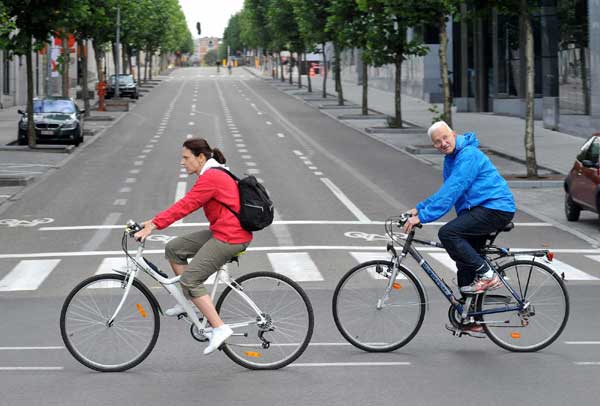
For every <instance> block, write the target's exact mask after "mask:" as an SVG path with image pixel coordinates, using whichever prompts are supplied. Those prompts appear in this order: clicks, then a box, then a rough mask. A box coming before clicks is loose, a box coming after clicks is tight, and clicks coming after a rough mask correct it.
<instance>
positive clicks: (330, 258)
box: [0, 251, 600, 292]
mask: <svg viewBox="0 0 600 406" xmlns="http://www.w3.org/2000/svg"><path fill="white" fill-rule="evenodd" d="M254 255H255V257H254V258H253V259H252V260H251V261H249V262H246V259H244V262H245V264H244V265H242V267H241V269H242V270H243V271H251V270H273V271H275V272H278V273H281V274H283V275H285V276H288V277H289V278H291V279H293V280H295V281H297V282H308V283H311V282H315V283H318V282H324V281H325V282H330V283H331V284H334V285H335V283H337V281H338V280H339V279H340V278H341V277H342V275H344V274H345V273H346V272H347V271H348V270H349V269H350V268H351V267H353V266H355V265H357V264H359V263H363V262H366V261H371V260H389V259H390V254H388V253H386V252H384V251H344V252H343V253H341V254H339V253H336V254H335V255H330V254H323V253H322V252H321V253H319V252H315V251H313V252H266V253H264V255H263V253H257V254H254ZM424 257H425V259H426V260H427V261H428V262H429V263H430V265H431V266H432V267H433V268H434V269H435V270H436V272H438V273H439V274H440V276H442V277H446V276H450V277H453V275H454V274H455V273H456V265H455V263H454V261H452V259H451V258H450V257H449V256H448V254H446V253H444V252H428V253H425V254H424ZM528 258H529V257H528ZM572 258H574V260H575V262H576V265H573V264H569V263H567V262H565V261H566V260H557V259H554V260H553V261H552V263H551V264H549V266H551V267H552V268H553V269H554V270H555V271H556V272H557V273H558V274H560V275H563V277H564V279H565V280H567V281H584V282H593V281H600V268H599V267H597V265H598V262H600V255H580V254H579V255H575V254H572ZM69 261H74V259H72V258H69V257H64V258H55V259H24V260H21V261H19V262H18V263H16V264H14V263H13V265H12V269H9V267H6V268H4V267H0V292H17V291H35V290H40V289H43V288H44V286H45V285H46V284H48V281H49V280H50V279H51V278H52V275H53V274H60V273H61V272H66V271H67V270H73V269H77V275H76V276H74V277H73V278H74V279H73V280H72V282H77V281H79V280H83V279H84V278H86V277H87V276H91V275H99V274H105V273H111V272H114V270H120V269H124V268H125V267H126V266H127V263H126V259H125V257H123V256H120V257H116V256H110V257H104V258H101V257H100V258H98V259H93V260H91V261H97V262H96V264H95V265H94V264H90V263H86V266H85V269H89V270H90V271H91V272H90V273H89V274H88V275H86V274H82V273H81V266H76V265H73V263H71V264H69ZM582 261H583V262H585V263H584V264H583V265H582V263H583V262H582ZM86 262H90V261H87V260H86ZM409 267H410V268H411V269H413V271H416V272H417V273H418V274H419V275H421V277H422V279H424V280H426V276H424V275H422V273H420V271H419V270H418V269H417V266H416V264H414V263H413V264H411V265H409ZM579 268H583V269H585V271H583V270H582V269H579ZM63 277H64V276H63ZM372 277H373V278H381V276H380V275H379V274H377V273H375V272H373V275H372ZM206 283H207V284H213V283H214V275H213V276H211V278H210V279H209V280H208V281H207V282H206ZM71 287H72V285H71ZM99 287H101V288H102V287H112V286H111V285H110V282H106V283H105V284H104V285H101V286H99Z"/></svg>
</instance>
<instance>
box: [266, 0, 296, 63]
mask: <svg viewBox="0 0 600 406" xmlns="http://www.w3.org/2000/svg"><path fill="white" fill-rule="evenodd" d="M267 21H268V29H269V32H270V33H271V37H272V40H271V47H272V48H273V49H275V50H278V51H279V50H283V49H287V50H290V51H292V52H293V51H298V52H303V51H304V49H305V44H304V39H303V37H302V36H301V35H300V28H299V27H298V22H297V20H296V16H295V14H294V9H293V8H292V1H291V0H271V2H270V7H269V10H268V12H267Z"/></svg>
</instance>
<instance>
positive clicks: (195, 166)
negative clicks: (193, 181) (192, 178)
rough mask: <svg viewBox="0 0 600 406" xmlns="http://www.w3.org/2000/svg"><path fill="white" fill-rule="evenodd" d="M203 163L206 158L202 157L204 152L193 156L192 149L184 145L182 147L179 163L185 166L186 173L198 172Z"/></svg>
mask: <svg viewBox="0 0 600 406" xmlns="http://www.w3.org/2000/svg"><path fill="white" fill-rule="evenodd" d="M205 163H206V158H205V157H204V154H200V155H198V156H195V155H194V154H193V153H192V151H190V150H189V149H187V148H186V147H183V150H182V152H181V162H180V164H181V166H183V167H184V168H185V170H186V171H187V173H188V175H191V174H192V173H195V174H200V171H201V170H202V168H203V167H204V164H205Z"/></svg>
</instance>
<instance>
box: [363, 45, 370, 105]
mask: <svg viewBox="0 0 600 406" xmlns="http://www.w3.org/2000/svg"><path fill="white" fill-rule="evenodd" d="M364 55H365V54H364V51H363V61H362V114H363V115H365V116H366V115H367V114H369V65H368V64H367V61H366V60H365V57H364Z"/></svg>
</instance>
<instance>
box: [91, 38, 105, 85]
mask: <svg viewBox="0 0 600 406" xmlns="http://www.w3.org/2000/svg"><path fill="white" fill-rule="evenodd" d="M92 46H93V47H94V58H95V59H96V70H97V74H98V82H102V81H103V80H104V65H103V63H102V51H100V47H99V46H98V45H97V44H96V41H92Z"/></svg>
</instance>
